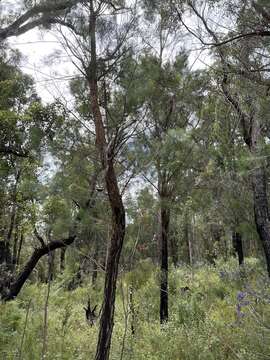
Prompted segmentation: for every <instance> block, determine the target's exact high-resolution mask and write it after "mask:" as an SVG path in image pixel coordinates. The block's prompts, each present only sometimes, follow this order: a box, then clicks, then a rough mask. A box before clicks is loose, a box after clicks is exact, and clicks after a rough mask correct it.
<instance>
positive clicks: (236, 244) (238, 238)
mask: <svg viewBox="0 0 270 360" xmlns="http://www.w3.org/2000/svg"><path fill="white" fill-rule="evenodd" d="M232 243H233V249H234V252H235V254H236V256H237V258H238V262H239V265H242V264H243V263H244V252H243V243H242V235H241V234H240V233H239V232H237V231H233V233H232Z"/></svg>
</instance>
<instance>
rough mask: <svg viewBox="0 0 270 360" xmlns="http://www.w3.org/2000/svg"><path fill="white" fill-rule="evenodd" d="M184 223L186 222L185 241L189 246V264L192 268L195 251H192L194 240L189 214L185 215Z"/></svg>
mask: <svg viewBox="0 0 270 360" xmlns="http://www.w3.org/2000/svg"><path fill="white" fill-rule="evenodd" d="M184 222H185V223H184V237H185V241H186V244H187V245H186V246H187V255H188V263H189V265H190V266H192V264H193V249H192V239H191V236H190V231H189V223H188V216H187V214H186V215H185V218H184Z"/></svg>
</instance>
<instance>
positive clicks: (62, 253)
mask: <svg viewBox="0 0 270 360" xmlns="http://www.w3.org/2000/svg"><path fill="white" fill-rule="evenodd" d="M65 266H66V248H62V249H60V273H61V274H62V273H63V272H64V271H65Z"/></svg>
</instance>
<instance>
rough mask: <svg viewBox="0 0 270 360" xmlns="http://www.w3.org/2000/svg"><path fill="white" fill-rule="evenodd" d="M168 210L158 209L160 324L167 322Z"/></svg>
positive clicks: (162, 205) (162, 206)
mask: <svg viewBox="0 0 270 360" xmlns="http://www.w3.org/2000/svg"><path fill="white" fill-rule="evenodd" d="M169 224H170V210H169V209H167V208H165V207H164V204H161V209H160V271H161V280H160V323H161V324H163V323H164V322H166V321H168V317H169V311H168V298H169V296H168V234H169Z"/></svg>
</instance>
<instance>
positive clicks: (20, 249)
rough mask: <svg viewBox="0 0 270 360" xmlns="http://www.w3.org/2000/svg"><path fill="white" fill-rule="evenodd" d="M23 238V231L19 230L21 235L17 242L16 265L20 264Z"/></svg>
mask: <svg viewBox="0 0 270 360" xmlns="http://www.w3.org/2000/svg"><path fill="white" fill-rule="evenodd" d="M23 240H24V235H23V232H21V237H20V242H19V248H18V254H17V261H16V265H19V264H20V260H21V251H22V244H23Z"/></svg>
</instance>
